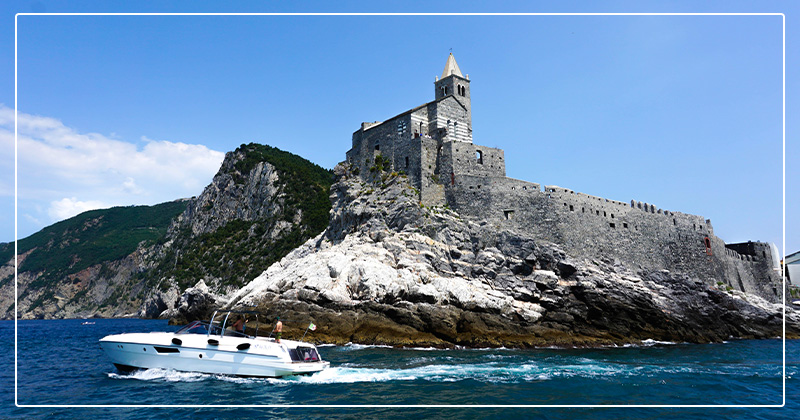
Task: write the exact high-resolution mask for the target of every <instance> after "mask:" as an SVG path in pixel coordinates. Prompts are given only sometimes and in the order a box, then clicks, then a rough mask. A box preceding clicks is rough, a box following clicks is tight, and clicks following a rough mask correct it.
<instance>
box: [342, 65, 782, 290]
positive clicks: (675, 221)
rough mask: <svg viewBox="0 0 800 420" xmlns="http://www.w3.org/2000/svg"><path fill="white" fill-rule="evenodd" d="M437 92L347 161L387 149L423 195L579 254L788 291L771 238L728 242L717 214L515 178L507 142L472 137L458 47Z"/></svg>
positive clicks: (364, 141)
mask: <svg viewBox="0 0 800 420" xmlns="http://www.w3.org/2000/svg"><path fill="white" fill-rule="evenodd" d="M434 98H435V99H434V100H433V101H431V102H428V103H425V104H422V105H420V106H418V107H416V108H413V109H410V110H408V111H406V112H403V113H401V114H399V115H397V116H394V117H392V118H390V119H388V120H386V121H383V122H372V123H362V124H361V127H360V128H359V129H358V131H356V132H354V133H353V140H352V148H351V149H350V150H349V151H347V162H348V163H349V164H350V165H351V166H352V167H353V168H357V169H358V171H359V173H361V174H362V175H363V176H365V177H367V175H368V174H369V173H370V170H371V169H372V170H375V162H376V158H378V157H379V156H380V158H379V160H388V163H389V164H390V165H391V167H392V170H394V171H403V172H405V173H406V174H407V175H408V177H409V180H410V182H411V183H412V185H414V186H415V187H416V188H417V189H418V190H419V194H420V197H419V198H420V202H421V203H422V204H424V205H427V206H437V205H445V204H446V205H449V206H450V207H451V208H452V209H454V210H456V211H457V212H459V213H460V214H461V215H462V216H465V217H471V218H474V219H475V220H482V221H487V222H489V223H493V224H496V225H497V226H498V227H506V228H510V229H515V230H519V231H523V232H526V233H530V234H531V235H533V236H535V237H539V238H542V239H545V240H548V241H551V242H554V243H557V244H559V245H561V246H562V247H563V248H564V251H565V252H567V253H569V254H571V255H573V256H575V257H586V258H607V259H610V260H618V261H620V262H622V263H625V264H627V265H629V266H632V267H638V268H640V269H643V270H658V269H666V270H670V271H674V272H679V273H685V274H687V275H690V276H692V277H695V278H700V279H701V280H703V281H705V282H706V283H708V284H709V285H711V286H714V287H720V288H725V289H728V288H732V289H736V290H742V291H745V292H748V293H754V294H757V295H760V296H762V297H764V298H767V299H769V300H771V301H779V300H780V296H781V293H782V292H783V287H782V282H781V278H780V273H779V271H780V268H779V267H778V266H776V264H775V263H774V260H775V258H774V256H773V254H775V253H776V251H775V250H774V248H773V247H771V246H770V245H769V244H766V243H761V242H747V243H741V244H726V243H725V242H724V241H722V240H721V239H720V238H718V237H716V236H715V235H714V229H713V227H712V226H711V220H709V219H705V218H704V217H702V216H696V215H691V214H685V213H681V212H677V211H670V210H664V209H661V208H658V207H657V206H656V205H654V204H653V203H643V202H640V201H636V200H631V201H629V202H622V201H616V200H610V199H607V198H602V197H596V196H592V195H588V194H584V193H580V192H575V191H573V190H570V189H568V188H563V187H559V186H555V185H547V186H544V188H542V186H541V185H540V184H536V183H532V182H527V181H521V180H517V179H513V178H508V177H506V170H505V160H504V153H503V150H501V149H496V148H492V147H486V146H480V145H477V144H474V143H473V141H472V114H471V103H470V79H469V75H466V76H465V75H463V74H462V73H461V70H460V69H459V67H458V64H457V63H456V60H455V58H454V57H453V55H452V53H451V54H450V56H449V57H448V58H447V63H446V64H445V68H444V71H443V72H442V76H441V77H438V78H436V81H435V83H434ZM775 257H776V256H775Z"/></svg>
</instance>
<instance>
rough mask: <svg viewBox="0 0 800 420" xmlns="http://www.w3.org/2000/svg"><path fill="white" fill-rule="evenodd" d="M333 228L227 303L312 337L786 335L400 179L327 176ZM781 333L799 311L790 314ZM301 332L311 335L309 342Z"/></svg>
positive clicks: (493, 339) (738, 307) (701, 288)
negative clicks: (424, 201) (426, 200)
mask: <svg viewBox="0 0 800 420" xmlns="http://www.w3.org/2000/svg"><path fill="white" fill-rule="evenodd" d="M336 174H337V176H338V182H337V183H336V184H334V186H333V187H332V189H331V192H332V195H331V200H332V202H333V208H332V210H331V218H330V225H329V227H328V229H327V230H326V231H325V232H323V233H322V234H320V235H318V236H317V237H315V238H313V239H310V240H309V241H307V242H306V243H305V244H304V245H302V246H301V247H299V248H297V249H295V250H294V251H293V252H291V253H290V254H288V255H287V256H286V257H284V258H283V259H282V260H281V261H280V262H277V263H275V264H273V265H272V266H271V267H269V269H267V270H266V271H265V272H264V273H263V274H261V275H260V276H258V277H257V278H256V279H254V280H253V281H252V282H250V283H249V284H247V285H246V286H245V287H243V288H242V289H241V290H240V291H239V292H238V293H236V294H235V295H234V296H232V298H231V302H230V304H229V306H230V307H257V308H259V309H260V310H262V311H264V312H265V313H268V314H272V315H280V316H281V319H284V320H286V321H284V324H285V326H286V328H287V329H286V330H285V331H287V334H286V335H287V336H290V335H291V333H292V329H293V328H294V329H296V330H295V331H296V332H297V334H298V335H299V334H302V331H303V329H304V328H305V327H306V326H307V325H308V323H309V322H314V324H316V325H317V326H318V329H317V331H315V332H314V333H313V335H312V336H311V337H312V339H313V340H317V341H320V342H334V343H346V342H351V341H352V342H361V343H376V344H389V345H404V346H411V345H413V346H417V345H420V346H439V347H446V346H453V345H461V346H478V347H482V346H515V347H531V346H550V345H558V346H595V345H614V344H622V343H629V342H638V341H641V340H645V339H655V340H659V341H673V342H718V341H722V340H725V339H728V338H766V337H776V336H779V335H781V328H782V324H781V322H782V319H781V311H782V307H781V306H780V305H775V304H771V303H769V302H767V301H765V300H763V299H761V298H758V297H755V296H750V295H745V294H744V293H741V292H733V291H731V292H727V291H723V290H717V289H716V288H714V287H709V286H707V285H705V284H704V283H703V282H702V281H700V280H698V279H693V278H691V277H688V276H685V275H674V274H672V273H670V272H668V271H665V270H662V271H653V272H634V271H632V270H630V269H629V268H627V267H626V266H624V265H623V264H621V263H619V262H618V261H613V260H608V259H602V258H601V259H585V260H580V259H575V258H572V257H568V256H567V255H566V254H565V253H564V252H563V251H562V250H560V249H559V248H558V247H557V246H555V245H553V244H551V243H547V242H544V241H541V240H537V239H536V238H532V237H529V236H526V235H525V234H523V233H520V232H515V231H512V230H507V229H504V228H501V227H500V226H496V225H493V224H490V223H485V222H484V223H476V222H474V221H469V220H464V219H462V218H461V217H460V216H459V215H458V214H457V213H455V212H453V211H450V210H449V209H446V208H441V207H433V208H430V207H425V206H422V205H420V204H419V201H418V198H417V197H418V196H417V195H416V194H415V192H414V191H413V190H412V187H411V186H410V185H409V184H408V183H407V182H406V179H405V178H404V176H402V175H397V174H385V173H384V174H378V175H377V176H376V179H375V181H374V182H371V183H370V182H365V181H363V180H362V179H361V178H359V177H356V176H352V174H350V173H348V171H347V170H346V168H345V167H343V166H341V165H340V166H338V167H337V168H336ZM787 317H788V319H787V323H788V324H789V325H788V327H789V331H790V334H792V335H793V336H797V332H798V331H800V328H798V326H800V316H798V314H797V313H795V312H794V311H792V310H791V309H789V310H787ZM306 338H308V337H306Z"/></svg>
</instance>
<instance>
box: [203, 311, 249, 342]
mask: <svg viewBox="0 0 800 420" xmlns="http://www.w3.org/2000/svg"><path fill="white" fill-rule="evenodd" d="M217 313H220V316H222V314H224V315H225V318H224V319H223V321H222V326H221V327H219V336H220V337H222V336H224V335H225V328H226V326H227V324H228V318H229V317H230V316H231V314H235V315H255V318H256V319H255V322H256V331H255V333H254V334H253V337H258V329H259V327H260V325H259V322H258V315H259V313H258V312H257V311H234V310H216V311H214V313H213V314H212V315H211V319H210V320H209V322H208V324H209V325H208V328H207V330H208V332H207V333H206V336H209V337H210V336H211V332H212V331H214V330H215V326H214V323H215V322H216V323H218V322H219V321H215V320H214V319H215V318H216V317H217ZM242 331H246V329H245V327H242ZM214 335H216V334H214ZM233 335H235V336H242V337H250V335H248V334H246V333H240V332H238V331H233Z"/></svg>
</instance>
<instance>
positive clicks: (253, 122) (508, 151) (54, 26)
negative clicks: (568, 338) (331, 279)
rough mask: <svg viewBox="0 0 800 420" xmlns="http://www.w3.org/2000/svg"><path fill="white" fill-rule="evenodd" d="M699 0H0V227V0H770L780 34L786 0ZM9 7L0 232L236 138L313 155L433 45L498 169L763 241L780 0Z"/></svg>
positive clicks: (330, 156) (404, 99) (423, 59)
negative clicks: (461, 78) (450, 68)
mask: <svg viewBox="0 0 800 420" xmlns="http://www.w3.org/2000/svg"><path fill="white" fill-rule="evenodd" d="M703 5H704V8H703V9H697V8H694V7H693V6H692V3H688V2H687V3H683V2H666V3H665V2H659V3H651V4H649V6H648V3H641V2H636V3H625V2H615V3H606V4H604V6H603V8H599V7H598V6H596V5H595V4H594V3H593V2H586V3H581V2H570V3H562V4H561V6H556V5H551V4H549V3H496V4H493V7H492V8H491V9H489V8H487V7H484V8H481V7H480V6H479V5H476V4H469V5H461V6H460V8H458V7H454V6H453V5H447V4H444V3H443V4H440V5H434V6H430V5H425V4H423V3H419V4H415V3H403V4H400V3H387V4H384V6H383V7H377V6H373V5H371V4H358V3H342V4H337V5H336V6H335V7H336V8H335V9H334V8H333V7H332V6H326V5H325V4H324V3H320V4H316V5H315V4H313V3H303V9H300V8H295V9H291V10H290V6H284V7H286V9H285V10H277V9H272V10H265V9H262V10H256V9H254V7H257V6H253V5H251V6H250V7H251V8H250V9H247V10H233V9H229V8H224V7H220V6H217V5H213V4H210V3H204V2H191V3H180V2H172V3H166V4H164V5H160V6H158V9H156V8H154V6H152V5H148V4H147V3H142V4H137V3H132V4H126V5H125V6H120V7H115V6H114V5H112V4H111V3H106V2H102V3H93V2H84V3H80V6H78V7H76V6H74V5H71V4H69V3H60V2H16V3H14V2H11V3H5V4H4V5H3V6H0V12H3V14H2V17H3V19H4V20H5V21H6V22H7V23H8V24H7V25H3V28H4V30H3V31H2V32H0V43H1V44H0V46H2V51H3V54H5V57H6V58H7V59H6V60H3V61H2V62H0V75H2V79H1V80H2V81H3V82H2V84H0V104H3V105H2V106H0V141H2V145H3V148H2V155H1V156H2V159H3V160H2V170H3V171H4V177H3V178H2V181H3V183H2V184H0V199H2V200H3V201H2V203H3V207H2V212H0V216H1V217H2V221H3V225H2V229H1V230H0V241H7V240H12V239H13V236H14V230H13V215H14V214H13V107H14V84H13V74H14V73H13V72H14V66H13V64H14V62H13V51H14V50H13V48H14V38H13V18H14V16H13V14H14V13H17V12H222V11H227V12H274V11H299V12H303V11H328V12H350V11H371V12H453V11H470V12H490V11H491V12H496V11H507V12H783V13H786V14H787V15H786V16H787V17H786V25H787V39H786V41H787V45H789V46H791V45H795V46H796V45H797V42H796V41H798V36H797V24H798V23H800V20H798V18H797V10H798V9H797V7H795V6H794V5H792V4H791V3H789V2H773V3H769V2H720V3H714V2H707V3H703ZM451 6H453V7H451ZM122 7H124V9H123V8H122ZM634 7H635V8H634ZM367 8H369V9H367ZM498 8H499V9H498ZM18 23H19V26H18V37H19V38H18V48H19V50H18V58H19V61H18V72H19V73H18V76H19V79H18V89H19V90H18V100H19V113H20V133H21V135H22V136H21V140H20V144H19V147H20V150H19V175H20V179H19V208H18V211H19V226H18V227H19V237H25V236H28V235H30V234H32V233H34V232H36V231H37V230H39V229H41V228H42V227H44V226H47V225H49V224H51V223H53V222H55V221H57V220H59V219H60V218H63V217H68V216H71V215H74V214H75V213H76V212H78V211H81V210H85V209H89V208H95V207H104V206H110V205H129V204H155V203H158V202H163V201H167V200H171V199H176V198H180V197H190V196H193V195H197V194H199V193H200V192H201V191H202V188H203V187H204V186H205V185H207V184H208V183H209V182H210V180H211V177H212V176H213V174H214V173H215V172H216V169H217V167H218V165H219V162H220V161H221V159H222V154H223V153H224V152H227V151H230V150H233V149H235V148H236V147H237V146H238V145H239V144H242V143H248V142H259V143H264V144H270V145H272V146H276V147H279V148H281V149H284V150H288V151H291V152H293V153H296V154H299V155H301V156H303V157H305V158H307V159H309V160H311V161H313V162H315V163H318V164H320V165H322V166H323V167H327V168H331V167H333V166H334V165H335V164H336V163H337V162H340V161H342V160H343V159H344V156H345V152H346V151H347V149H348V148H349V147H350V136H351V134H352V132H353V131H355V130H356V129H357V128H358V127H359V124H360V123H361V122H362V121H375V120H385V119H387V118H389V117H391V116H394V115H396V114H398V113H401V112H403V111H405V110H407V109H410V108H412V107H415V106H417V105H420V104H422V103H425V102H428V101H430V100H431V99H432V98H433V82H434V77H435V76H437V75H439V74H440V73H441V71H442V68H443V66H444V63H445V60H446V57H447V54H448V53H449V51H450V48H452V51H453V53H454V55H455V57H456V59H457V61H458V64H459V66H460V68H461V70H462V71H463V72H464V73H468V74H469V75H470V79H471V81H472V83H471V94H472V106H473V108H472V111H473V137H474V140H475V142H476V143H478V144H482V145H486V146H493V147H500V148H502V149H504V150H505V155H506V161H507V163H506V165H507V174H508V176H511V177H514V178H519V179H524V180H528V181H532V182H538V183H542V184H548V185H559V186H563V187H567V188H571V189H573V190H575V191H580V192H584V193H587V194H592V195H597V196H602V197H606V198H610V199H615V200H620V201H630V200H631V199H636V200H638V201H644V202H648V203H653V204H655V205H656V206H658V207H660V208H663V209H667V210H671V211H680V212H684V213H692V214H699V215H702V216H704V217H706V218H710V219H711V221H712V224H713V226H714V229H715V233H716V234H717V235H718V236H720V237H721V238H722V239H723V240H725V241H726V242H729V243H730V242H739V241H747V240H761V241H768V242H774V243H776V244H777V245H778V247H779V248H780V247H781V246H782V245H781V243H782V220H781V216H782V188H781V180H782V168H781V165H782V161H781V159H782V114H781V113H782V79H781V78H782V61H781V60H782V46H781V42H782V17H781V16H20V17H19V18H18ZM797 59H798V57H797V55H796V53H794V54H793V53H792V50H791V48H788V49H787V62H786V68H787V85H786V94H787V108H786V111H787V120H786V127H787V133H786V134H787V136H786V152H787V155H786V159H787V162H789V167H787V170H786V179H787V188H786V195H787V204H786V214H787V231H786V233H787V239H786V243H787V251H789V252H793V251H796V250H798V249H800V240H798V230H800V228H798V226H796V225H795V224H793V223H792V222H793V220H792V217H791V216H792V215H793V214H797V210H798V192H799V191H798V186H797V184H796V183H793V182H792V180H796V179H797V178H798V170H797V168H793V167H792V166H791V162H797V161H798V155H800V153H799V152H798V151H797V150H796V145H797V134H796V133H797V123H798V118H797V115H798V110H797V106H796V105H795V103H794V102H792V100H793V99H794V98H796V97H797V93H798V85H797V80H796V77H793V76H794V74H796V73H797V71H796V69H797V68H798V66H797V64H798V63H797ZM792 69H795V71H794V73H793V71H792Z"/></svg>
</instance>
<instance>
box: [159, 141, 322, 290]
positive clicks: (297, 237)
mask: <svg viewBox="0 0 800 420" xmlns="http://www.w3.org/2000/svg"><path fill="white" fill-rule="evenodd" d="M237 151H244V153H245V156H244V158H243V159H241V160H239V161H238V162H236V163H235V164H234V165H233V168H232V169H231V170H230V172H229V173H230V175H231V176H232V177H233V179H234V181H235V182H236V183H238V184H242V183H244V182H246V180H247V176H248V174H249V173H250V171H251V170H252V169H253V168H254V167H255V166H256V165H257V164H258V163H260V162H267V163H269V164H271V165H272V166H274V167H275V169H276V170H277V172H278V175H279V177H280V179H279V181H278V184H279V185H280V187H279V188H280V192H281V193H283V198H284V211H283V212H282V213H279V214H277V215H275V216H274V217H271V218H261V219H258V220H253V221H245V220H232V221H230V222H228V223H227V224H226V225H224V226H222V227H220V228H219V229H217V230H216V231H214V232H210V233H205V234H202V235H199V236H196V237H193V236H192V235H191V233H190V232H189V231H188V230H184V231H182V232H180V233H179V235H178V236H177V238H175V241H174V242H173V246H172V249H171V250H169V251H168V253H167V255H166V256H165V258H164V259H163V260H162V261H161V262H160V263H159V264H158V265H157V267H156V268H155V269H154V270H153V271H151V272H149V273H147V277H149V278H150V280H151V281H156V280H158V279H161V278H169V277H172V278H175V280H176V281H177V283H178V286H179V287H181V288H186V287H189V286H191V285H193V284H194V283H196V282H197V280H198V279H201V278H207V277H209V276H210V277H214V278H218V279H221V283H222V284H231V285H234V286H242V285H244V284H245V283H246V282H247V281H249V280H252V279H253V278H255V277H256V276H257V275H259V274H261V272H262V271H263V270H265V269H266V268H267V267H269V266H270V265H271V264H272V263H274V262H276V261H279V260H280V259H281V258H283V257H284V256H286V254H288V253H289V252H291V251H292V250H293V249H294V248H296V247H298V246H300V245H301V244H302V243H303V242H305V241H306V240H308V239H309V238H312V237H314V236H316V235H317V234H319V233H320V232H322V231H323V230H325V228H326V227H327V226H328V213H329V211H330V208H331V203H330V198H329V197H328V195H329V193H330V187H331V184H332V183H333V172H332V171H331V170H328V169H324V168H322V167H321V166H319V165H316V164H314V163H311V162H309V161H308V160H306V159H304V158H302V157H300V156H298V155H295V154H292V153H289V152H285V151H283V150H280V149H277V148H275V147H271V146H266V145H261V144H256V143H250V144H246V145H245V144H243V145H241V146H240V147H239V149H237ZM272 204H273V203H264V205H265V206H269V205H272ZM298 210H299V211H301V212H302V220H301V221H300V223H298V224H293V226H292V227H291V229H290V230H289V231H287V232H283V233H282V234H281V235H280V236H278V237H275V238H271V237H270V235H269V231H270V230H271V229H272V228H273V227H274V226H275V223H276V222H278V221H280V220H284V221H287V222H293V219H294V215H295V214H296V213H297V211H298ZM151 284H152V283H151ZM163 286H164V285H162V287H163Z"/></svg>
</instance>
